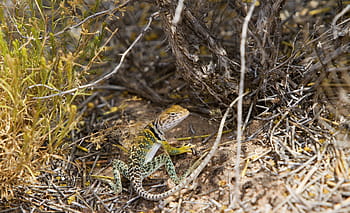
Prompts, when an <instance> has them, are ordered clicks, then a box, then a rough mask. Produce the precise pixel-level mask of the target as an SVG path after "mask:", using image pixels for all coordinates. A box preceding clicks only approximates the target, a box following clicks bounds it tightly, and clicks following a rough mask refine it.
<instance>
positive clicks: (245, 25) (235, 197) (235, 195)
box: [229, 0, 256, 209]
mask: <svg viewBox="0 0 350 213" xmlns="http://www.w3.org/2000/svg"><path fill="white" fill-rule="evenodd" d="M255 2H256V0H254V2H253V3H252V4H251V6H250V8H249V11H248V14H247V16H246V17H245V19H244V23H243V27H242V38H241V46H240V52H241V75H240V82H239V97H240V99H238V103H237V153H236V155H237V156H236V162H235V164H236V165H235V178H236V184H235V190H234V193H233V194H231V195H230V207H229V209H233V208H234V207H235V206H236V204H238V202H237V201H238V199H239V197H240V190H239V188H240V169H239V164H240V156H241V145H242V141H241V140H242V117H243V116H242V115H243V112H242V111H243V91H244V75H245V70H246V64H245V44H246V40H247V31H248V23H249V21H250V19H251V17H252V15H253V11H254V8H255Z"/></svg>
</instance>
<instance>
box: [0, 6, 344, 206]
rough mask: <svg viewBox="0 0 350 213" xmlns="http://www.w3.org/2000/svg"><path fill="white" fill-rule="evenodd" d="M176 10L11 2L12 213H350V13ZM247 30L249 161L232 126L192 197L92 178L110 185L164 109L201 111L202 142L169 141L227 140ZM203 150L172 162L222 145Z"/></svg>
mask: <svg viewBox="0 0 350 213" xmlns="http://www.w3.org/2000/svg"><path fill="white" fill-rule="evenodd" d="M179 2H180V3H181V2H182V1H165V0H157V1H146V2H139V1H120V2H119V1H116V2H111V1H96V2H95V1H82V0H81V1H67V2H65V3H62V2H56V1H42V2H38V1H35V2H31V1H28V2H27V1H24V2H22V3H16V4H14V3H12V1H10V0H8V1H5V2H3V3H0V6H1V7H0V9H1V13H0V14H1V15H0V18H1V19H0V22H1V26H0V27H1V28H0V29H1V32H2V33H1V34H0V47H1V49H0V51H1V58H0V61H1V63H0V118H1V120H0V127H1V128H0V134H1V136H0V139H1V141H0V154H1V158H0V162H1V164H0V192H1V194H0V195H1V202H2V203H1V205H0V208H4V209H5V211H6V210H9V209H10V210H12V209H13V210H19V209H24V210H34V209H39V210H41V211H69V212H79V211H101V212H104V211H106V212H110V211H111V212H114V211H116V212H117V211H120V212H122V211H125V212H136V211H158V210H163V211H166V212H174V211H176V210H179V211H180V212H187V211H194V210H196V212H198V211H200V212H217V211H223V212H226V211H227V212H233V211H244V212H265V211H266V212H280V211H284V212H325V211H334V212H348V211H349V209H350V202H349V200H350V187H349V186H350V180H349V177H350V174H349V172H350V171H349V163H350V162H349V159H350V146H349V129H350V107H349V106H350V89H349V88H350V87H349V85H350V72H349V67H350V66H349V64H350V60H349V52H350V51H349V50H350V33H349V32H350V19H349V14H350V6H349V2H347V1H340V0H338V1H327V0H319V1H314V0H309V1H302V0H297V1H289V0H274V1H267V0H262V1H260V0H259V1H256V3H255V8H254V11H253V13H252V16H251V17H250V19H249V20H245V18H246V17H247V16H248V14H249V13H248V11H249V8H250V7H251V3H252V2H253V1H203V0H200V1H184V6H181V4H180V3H179ZM177 18H179V19H177ZM244 23H247V24H248V30H247V39H246V43H245V47H246V48H245V54H244V58H245V67H246V69H245V81H244V86H245V87H244V90H245V91H248V92H249V93H248V94H247V95H246V96H245V97H244V102H243V109H244V110H243V114H242V116H243V126H242V128H241V129H242V130H243V138H242V144H241V145H242V150H241V152H239V153H237V151H236V150H237V141H236V140H235V137H236V134H234V133H235V131H232V130H235V128H236V115H235V114H233V115H232V116H231V117H230V121H229V122H227V123H228V124H227V130H229V131H227V132H229V133H226V135H225V138H224V139H223V142H222V144H221V147H220V149H219V150H218V153H217V155H216V156H215V158H214V159H213V160H212V162H211V164H210V165H209V166H208V167H207V168H206V169H205V171H204V172H203V173H202V175H200V176H199V177H198V180H197V181H195V184H193V189H192V190H189V191H183V193H182V196H181V198H180V199H178V196H173V197H171V198H169V199H167V200H166V202H164V203H161V204H162V205H159V203H158V202H148V201H146V200H142V199H138V197H135V196H134V194H133V193H132V190H131V189H129V188H126V189H127V191H128V192H123V193H121V194H120V195H115V194H113V193H112V192H111V190H110V188H109V187H108V186H107V185H106V184H104V183H103V182H102V181H100V180H99V179H96V178H93V177H96V176H92V175H93V174H97V175H101V174H103V175H108V176H112V172H111V169H110V167H111V166H110V162H111V161H112V160H113V159H114V158H121V159H125V156H126V153H125V152H127V147H128V145H129V144H130V143H132V139H130V138H132V137H133V135H134V134H135V132H137V130H138V129H140V128H142V126H143V125H144V123H146V122H147V121H149V120H150V119H152V117H153V116H154V114H155V111H157V112H158V111H159V110H161V108H163V106H166V105H169V104H173V103H180V104H182V105H184V106H186V107H188V108H189V109H190V110H191V112H195V113H193V116H192V117H190V118H189V120H188V121H186V122H185V124H184V125H182V126H181V129H186V126H191V128H190V130H191V131H188V132H189V133H186V132H185V133H184V132H183V131H182V132H181V131H177V132H175V133H172V135H171V136H174V137H184V136H189V135H190V136H193V135H197V136H198V135H206V134H212V133H214V132H213V131H211V130H213V129H216V124H215V122H213V121H217V120H218V119H219V118H221V116H222V111H223V110H224V109H225V108H226V107H227V106H228V104H229V103H230V102H232V101H233V100H234V99H235V98H236V97H237V95H238V93H239V84H240V74H241V67H242V64H241V60H242V58H241V52H242V50H241V49H240V45H241V42H242V41H243V39H242V38H241V34H242V25H243V24H244ZM128 48H129V49H128ZM85 79H88V80H89V82H92V83H90V84H83V83H82V82H85ZM102 80H104V81H103V83H101V82H102ZM86 88H87V89H94V90H92V92H91V94H86V93H84V94H83V93H82V92H83V91H84V89H86ZM50 95H52V96H50ZM53 95H55V96H53ZM56 95H57V96H56ZM83 95H85V96H83ZM45 96H49V97H45ZM35 97H44V99H36V98H35ZM77 97H79V98H77ZM196 113H197V114H196ZM208 117H209V118H208ZM208 131H211V132H208ZM203 138H205V139H202V138H201V137H192V140H191V142H192V143H194V144H196V148H195V150H196V152H194V153H193V154H192V155H191V154H187V155H184V156H177V157H175V158H174V162H175V163H176V166H177V167H178V169H179V170H180V171H184V170H185V169H187V168H188V167H189V165H191V164H192V163H193V162H194V161H195V159H196V158H198V157H200V156H202V155H204V153H206V151H207V150H208V149H210V147H211V144H212V143H213V142H212V140H210V137H207V136H203ZM63 149H64V150H63ZM238 151H239V149H238ZM237 155H238V157H239V158H238V159H239V160H240V161H239V162H238V161H237V157H236V156H237ZM236 165H238V166H237V167H235V166H236ZM106 168H107V169H106ZM235 168H239V177H238V176H237V173H235V172H234V171H235ZM157 177H158V179H161V180H163V178H162V177H163V173H162V172H157V173H156V174H155V175H154V176H153V177H152V178H150V179H151V180H148V179H147V180H145V183H146V185H147V184H148V183H150V185H154V182H155V181H154V180H153V181H152V179H157ZM157 183H162V181H158V182H157ZM196 183H200V184H196ZM124 186H129V184H128V183H127V182H126V184H125V185H124ZM158 188H159V187H158ZM163 188H166V187H163ZM163 188H162V187H161V189H163ZM161 189H156V190H157V191H161Z"/></svg>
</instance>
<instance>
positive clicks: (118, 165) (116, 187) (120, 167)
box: [108, 160, 130, 194]
mask: <svg viewBox="0 0 350 213" xmlns="http://www.w3.org/2000/svg"><path fill="white" fill-rule="evenodd" d="M128 169H129V167H128V165H127V164H126V163H124V162H123V161H121V160H114V161H113V174H114V182H113V181H108V184H109V185H110V186H111V187H112V189H113V191H114V192H115V193H116V194H119V193H120V192H121V191H122V189H123V186H122V179H121V175H120V174H122V175H123V176H124V177H126V178H127V179H130V175H129V173H128Z"/></svg>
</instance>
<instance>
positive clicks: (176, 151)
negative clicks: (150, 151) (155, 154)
mask: <svg viewBox="0 0 350 213" xmlns="http://www.w3.org/2000/svg"><path fill="white" fill-rule="evenodd" d="M159 142H160V143H161V144H162V146H163V148H164V149H165V150H166V152H167V153H168V154H169V155H180V154H183V153H186V152H191V149H192V148H193V147H194V145H182V146H181V147H174V146H171V145H170V144H169V143H168V142H167V141H159Z"/></svg>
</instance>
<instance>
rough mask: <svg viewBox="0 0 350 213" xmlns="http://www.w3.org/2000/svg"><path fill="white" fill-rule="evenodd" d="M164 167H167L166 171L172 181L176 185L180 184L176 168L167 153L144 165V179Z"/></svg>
mask: <svg viewBox="0 0 350 213" xmlns="http://www.w3.org/2000/svg"><path fill="white" fill-rule="evenodd" d="M163 165H165V169H166V171H167V173H168V175H169V177H170V178H171V180H172V181H173V182H174V183H175V184H178V183H180V181H181V179H180V178H179V177H178V176H177V174H176V169H175V166H174V164H173V162H172V161H171V158H170V156H169V155H168V154H167V153H163V154H160V155H158V156H156V157H155V158H153V160H152V161H150V162H148V163H146V164H144V169H145V170H144V171H145V174H144V175H143V177H147V176H149V175H151V174H152V173H154V172H155V171H157V169H159V168H160V167H161V166H163Z"/></svg>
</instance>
